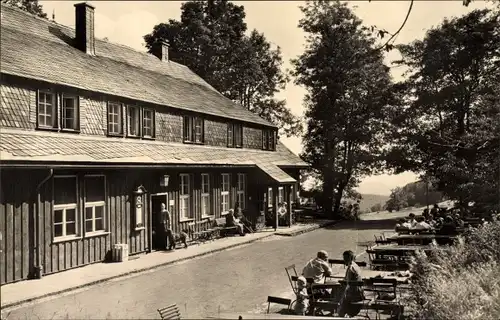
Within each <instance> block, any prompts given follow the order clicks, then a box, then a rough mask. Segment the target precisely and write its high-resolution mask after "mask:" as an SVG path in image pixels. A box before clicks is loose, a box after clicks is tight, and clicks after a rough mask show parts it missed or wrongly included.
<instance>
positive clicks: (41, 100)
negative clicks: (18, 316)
mask: <svg viewBox="0 0 500 320" xmlns="http://www.w3.org/2000/svg"><path fill="white" fill-rule="evenodd" d="M56 103H57V98H56V95H55V94H54V93H51V92H43V91H38V108H37V111H38V126H39V127H43V128H56V127H57V121H56V118H57V106H56Z"/></svg>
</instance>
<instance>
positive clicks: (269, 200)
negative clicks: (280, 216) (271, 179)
mask: <svg viewBox="0 0 500 320" xmlns="http://www.w3.org/2000/svg"><path fill="white" fill-rule="evenodd" d="M267 206H268V207H269V208H271V207H272V206H273V188H268V189H267Z"/></svg>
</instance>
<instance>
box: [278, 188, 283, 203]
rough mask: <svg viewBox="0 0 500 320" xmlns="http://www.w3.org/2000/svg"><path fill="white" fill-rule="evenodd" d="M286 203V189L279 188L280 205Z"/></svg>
mask: <svg viewBox="0 0 500 320" xmlns="http://www.w3.org/2000/svg"><path fill="white" fill-rule="evenodd" d="M284 201H285V189H284V188H283V187H278V204H279V203H283V202H284Z"/></svg>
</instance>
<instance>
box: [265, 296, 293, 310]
mask: <svg viewBox="0 0 500 320" xmlns="http://www.w3.org/2000/svg"><path fill="white" fill-rule="evenodd" d="M271 303H275V304H281V305H284V306H286V307H287V310H290V305H291V304H292V300H290V299H286V298H280V297H273V296H268V297H267V313H269V310H270V308H271Z"/></svg>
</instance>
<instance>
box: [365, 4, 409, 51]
mask: <svg viewBox="0 0 500 320" xmlns="http://www.w3.org/2000/svg"><path fill="white" fill-rule="evenodd" d="M413 1H414V0H411V3H410V7H409V8H408V12H407V13H406V17H405V20H404V21H403V23H402V24H401V27H399V29H398V31H396V32H394V34H392V35H391V37H390V38H389V39H388V40H387V41H386V42H385V43H384V44H383V45H381V46H380V47H378V48H377V49H375V50H380V49H383V48H384V47H386V46H387V45H389V42H391V40H393V39H394V38H395V37H396V36H397V35H398V34H399V33H400V32H401V30H403V27H404V26H405V24H406V22H407V21H408V18H409V17H410V13H411V10H412V9H413Z"/></svg>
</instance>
